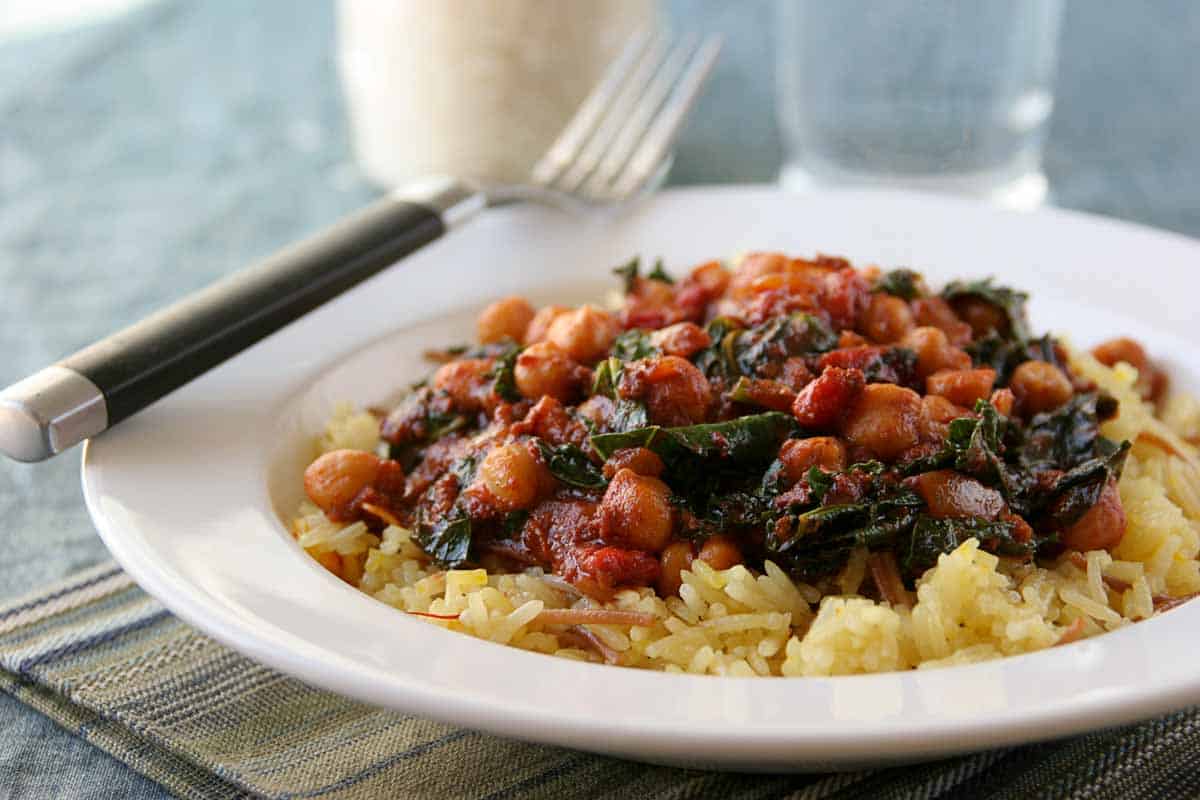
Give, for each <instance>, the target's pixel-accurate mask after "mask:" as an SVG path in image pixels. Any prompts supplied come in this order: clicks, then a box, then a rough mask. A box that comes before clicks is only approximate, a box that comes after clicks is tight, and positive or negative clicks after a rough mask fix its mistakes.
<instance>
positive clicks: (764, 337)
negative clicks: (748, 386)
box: [733, 313, 838, 377]
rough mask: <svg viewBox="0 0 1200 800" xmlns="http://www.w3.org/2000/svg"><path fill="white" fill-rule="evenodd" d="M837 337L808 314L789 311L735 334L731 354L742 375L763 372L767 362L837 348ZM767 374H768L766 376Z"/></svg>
mask: <svg viewBox="0 0 1200 800" xmlns="http://www.w3.org/2000/svg"><path fill="white" fill-rule="evenodd" d="M837 342H838V337H837V334H835V333H834V332H833V331H832V330H831V329H830V328H829V326H828V325H826V324H825V323H824V322H822V321H821V320H820V319H818V318H816V317H814V316H812V315H811V314H802V313H798V314H792V315H790V316H779V317H774V318H772V319H770V320H767V321H766V322H764V323H763V324H761V325H758V326H756V327H753V328H750V329H749V330H745V331H741V332H739V333H738V334H736V339H735V340H734V342H733V357H734V361H735V362H736V364H737V370H738V372H739V373H741V374H742V375H746V376H750V377H755V376H762V375H764V368H765V367H767V365H769V364H776V365H777V364H779V363H781V362H782V361H784V360H785V359H787V358H791V357H792V356H799V355H812V354H815V353H824V352H827V351H829V350H832V349H833V348H835V347H837ZM767 377H770V376H767Z"/></svg>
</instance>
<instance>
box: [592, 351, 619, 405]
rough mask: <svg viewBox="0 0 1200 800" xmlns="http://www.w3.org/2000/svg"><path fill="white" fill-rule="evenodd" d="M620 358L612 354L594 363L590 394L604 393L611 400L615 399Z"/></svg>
mask: <svg viewBox="0 0 1200 800" xmlns="http://www.w3.org/2000/svg"><path fill="white" fill-rule="evenodd" d="M622 369H623V367H622V365H621V359H619V358H617V357H615V356H613V357H610V358H606V359H604V360H603V361H601V362H600V363H599V364H597V365H596V371H595V374H594V376H593V378H592V394H599V395H604V396H605V397H608V398H611V399H613V400H616V399H617V385H618V384H619V383H620V382H621V371H622Z"/></svg>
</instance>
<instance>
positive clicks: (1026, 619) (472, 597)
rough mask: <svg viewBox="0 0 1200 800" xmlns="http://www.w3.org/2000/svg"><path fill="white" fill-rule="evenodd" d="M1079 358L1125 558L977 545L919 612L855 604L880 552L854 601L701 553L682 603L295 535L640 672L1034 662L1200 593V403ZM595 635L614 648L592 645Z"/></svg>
mask: <svg viewBox="0 0 1200 800" xmlns="http://www.w3.org/2000/svg"><path fill="white" fill-rule="evenodd" d="M1072 366H1073V368H1074V369H1075V371H1076V372H1077V373H1079V374H1080V375H1082V376H1084V377H1086V378H1089V379H1091V380H1093V381H1095V382H1096V383H1097V384H1098V385H1099V386H1101V387H1102V388H1104V389H1106V390H1107V391H1109V392H1110V393H1112V394H1113V395H1114V396H1116V397H1117V399H1118V400H1119V401H1120V414H1119V416H1118V417H1117V418H1116V419H1114V420H1111V421H1109V422H1107V423H1106V424H1105V425H1104V426H1103V428H1102V430H1103V433H1104V434H1105V435H1106V436H1109V437H1110V438H1113V439H1117V440H1120V439H1129V440H1131V441H1134V442H1135V446H1134V449H1133V452H1132V453H1131V455H1130V457H1129V459H1128V462H1127V464H1126V467H1125V472H1124V475H1123V476H1122V479H1121V483H1120V492H1121V500H1122V502H1123V504H1124V507H1125V513H1126V516H1127V519H1128V528H1127V530H1126V533H1125V536H1124V538H1123V539H1122V540H1121V542H1120V544H1119V545H1118V546H1117V547H1116V548H1115V549H1114V550H1113V552H1112V553H1111V554H1110V553H1107V552H1104V551H1094V552H1090V553H1086V554H1085V555H1084V559H1083V563H1082V564H1079V563H1077V562H1072V561H1071V560H1067V559H1063V560H1061V561H1060V562H1058V563H1057V564H1053V565H1047V566H1036V565H1033V564H1018V563H1015V562H1012V561H1010V560H1006V559H1001V558H997V557H996V556H994V555H991V554H989V553H986V552H984V551H982V550H980V549H979V546H978V543H977V542H976V541H975V540H970V541H968V542H966V543H965V544H963V545H962V546H961V547H959V548H958V549H957V550H955V551H954V552H952V553H950V554H948V555H943V556H941V557H940V558H939V559H938V563H937V566H935V567H933V568H931V569H930V570H928V571H927V572H926V573H925V575H924V576H923V577H921V578H920V579H919V580H918V582H917V591H916V603H915V605H914V606H913V607H912V609H907V608H892V607H891V606H889V605H888V604H887V603H885V602H876V601H873V600H870V599H868V598H865V597H861V596H857V595H855V594H854V592H855V591H857V589H858V587H859V585H860V584H861V582H862V580H863V579H864V574H865V553H856V554H854V555H853V556H852V557H851V559H850V562H849V563H848V564H847V566H846V568H845V569H844V570H843V572H842V574H841V575H840V576H838V579H837V581H836V583H837V585H838V588H839V590H840V591H842V592H843V594H841V595H836V596H825V597H821V596H820V593H819V592H818V591H817V590H816V589H815V588H813V587H812V586H809V585H806V584H803V583H798V582H795V581H792V580H791V579H790V578H789V577H788V576H787V575H786V574H785V573H784V572H783V571H782V570H780V569H779V568H778V567H777V566H776V565H775V564H773V563H770V562H767V564H766V565H765V572H764V573H763V574H758V573H756V572H754V571H751V570H749V569H747V568H746V567H744V566H735V567H733V568H731V569H727V570H714V569H712V568H711V567H709V566H708V565H707V564H705V563H704V562H703V561H696V562H694V563H693V566H692V569H691V570H690V571H685V572H684V573H683V575H682V578H683V587H682V588H681V590H680V593H679V597H670V598H667V599H665V600H664V599H663V598H660V597H657V596H656V595H655V593H654V591H653V590H652V589H648V588H645V589H636V590H635V589H629V590H624V591H621V592H618V593H617V595H616V596H615V597H614V598H613V600H611V601H610V602H608V603H605V604H599V603H597V602H595V601H593V600H590V599H589V598H586V597H581V596H580V595H578V594H577V593H575V592H574V591H573V590H572V589H571V588H570V587H569V586H567V585H566V584H565V583H563V582H562V581H560V580H557V579H555V578H553V577H552V576H547V575H545V574H544V573H543V572H542V571H541V570H540V569H529V570H526V571H525V572H522V573H517V574H489V573H488V572H487V571H485V570H482V569H472V570H442V569H439V568H438V567H437V566H436V565H434V564H432V563H431V562H430V561H429V559H428V558H427V557H426V556H425V555H424V554H423V553H422V552H421V550H420V548H418V547H417V545H416V544H415V543H414V542H413V540H412V537H411V534H410V532H409V531H408V530H405V529H403V528H400V527H396V526H390V527H388V528H386V529H385V530H384V531H383V532H382V535H375V534H372V533H370V532H369V531H368V530H367V529H366V527H365V526H364V525H362V524H361V523H355V524H351V525H340V524H336V523H332V522H329V521H328V520H327V519H326V518H325V516H324V515H323V514H322V513H321V512H320V510H318V509H317V508H316V507H315V506H313V505H312V504H310V503H307V502H305V503H304V504H303V505H302V507H301V509H300V511H299V513H298V516H297V517H296V519H295V520H294V521H293V532H294V533H295V535H296V537H297V540H298V542H299V544H300V546H301V547H303V548H305V549H306V550H307V551H308V552H309V553H310V554H312V555H313V556H314V557H317V558H320V557H321V555H322V554H325V553H329V552H334V553H337V554H338V555H339V557H340V558H341V563H342V572H343V574H344V575H345V576H346V578H347V579H348V580H350V581H351V582H352V583H353V584H354V585H356V586H357V587H358V588H359V589H361V590H362V591H364V592H366V593H367V594H369V595H371V596H372V597H374V598H375V599H376V600H379V601H381V602H384V603H387V604H388V605H391V606H394V607H396V608H398V609H400V610H402V611H408V612H419V613H421V614H433V615H438V616H439V617H446V619H439V618H434V617H426V616H418V617H416V618H417V619H422V620H425V621H427V622H430V623H431V624H435V625H440V626H442V627H444V628H447V629H449V630H453V631H458V632H461V633H466V634H470V635H472V636H477V637H480V638H483V639H488V640H490V641H493V642H498V643H500V644H506V645H511V646H513V647H520V648H523V649H526V650H533V651H536V652H540V653H548V654H552V655H556V656H560V657H564V658H574V659H578V660H586V661H601V660H604V659H603V657H602V656H601V655H600V652H603V651H607V653H608V655H609V660H614V661H615V662H616V663H620V664H622V665H624V666H630V667H641V668H647V669H657V670H664V671H667V672H688V673H696V674H709V675H734V676H756V675H764V676H765V675H784V676H802V675H843V674H851V673H865V672H885V671H890V670H901V669H912V668H920V669H928V668H934V667H941V666H949V665H954V664H963V663H970V662H976V661H984V660H987V659H991V658H998V657H1000V656H1006V655H1014V654H1017V653H1026V652H1031V651H1034V650H1040V649H1043V648H1046V647H1050V646H1053V645H1054V644H1056V643H1057V642H1058V641H1059V640H1060V639H1061V638H1062V637H1063V635H1064V634H1065V633H1067V632H1068V631H1072V632H1073V633H1074V634H1080V635H1082V636H1094V635H1096V634H1099V633H1103V632H1105V631H1110V630H1114V629H1116V628H1119V627H1121V626H1123V625H1128V624H1129V623H1131V622H1136V621H1138V620H1141V619H1146V618H1148V617H1150V616H1151V615H1152V614H1153V613H1154V606H1153V598H1154V597H1155V596H1159V597H1162V596H1171V597H1178V596H1182V595H1186V594H1190V593H1193V592H1200V562H1198V561H1197V556H1198V555H1200V461H1198V460H1197V452H1196V449H1195V448H1194V447H1193V446H1192V445H1190V444H1189V443H1188V441H1187V439H1188V438H1193V439H1194V437H1195V436H1196V435H1197V433H1198V432H1200V404H1198V403H1197V402H1196V401H1195V400H1193V399H1191V398H1188V397H1184V396H1178V397H1175V398H1171V399H1170V400H1169V401H1168V402H1167V403H1166V404H1165V406H1164V410H1163V413H1162V415H1161V416H1158V417H1156V416H1155V414H1154V413H1153V409H1152V408H1151V407H1150V406H1149V405H1148V404H1146V403H1143V402H1142V400H1141V399H1140V398H1139V397H1138V395H1137V393H1136V390H1135V389H1134V382H1135V381H1136V379H1137V373H1136V371H1135V370H1134V369H1133V368H1132V367H1130V366H1129V365H1127V364H1118V365H1117V366H1116V367H1114V368H1111V369H1110V368H1108V367H1105V366H1103V365H1102V364H1100V363H1099V362H1097V361H1096V360H1095V359H1094V358H1092V357H1091V356H1090V355H1088V354H1086V353H1081V352H1074V353H1072ZM378 445H379V429H378V423H377V421H376V420H375V418H374V417H373V416H372V415H370V414H366V413H355V412H353V410H351V409H350V408H348V407H343V408H340V409H339V410H338V411H337V412H336V413H335V415H334V418H333V419H332V420H331V422H330V424H329V426H328V429H327V431H326V432H325V434H324V435H323V436H322V437H321V438H320V440H319V442H318V449H319V450H320V452H325V451H328V450H333V449H338V448H346V447H350V448H356V449H362V450H375V449H376V448H377V447H378ZM1105 578H1108V579H1109V581H1108V582H1106V581H1105V580H1104V579H1105ZM1110 584H1116V585H1117V586H1119V587H1123V586H1125V585H1128V588H1124V589H1123V590H1121V591H1117V590H1116V589H1114V588H1112V587H1111V585H1110ZM563 608H608V609H617V610H623V611H637V612H643V613H646V614H650V615H652V616H653V618H654V624H653V625H650V626H639V625H616V624H605V625H599V624H594V625H586V626H580V627H581V628H583V629H584V630H582V631H580V630H574V631H572V630H569V629H568V627H567V626H564V625H554V624H546V623H544V622H543V621H541V620H539V618H538V615H539V614H540V612H541V611H543V610H544V609H563ZM581 633H582V634H583V636H581V635H580V634H581ZM588 637H590V638H592V640H593V642H599V645H595V644H592V645H591V646H589V645H588V643H587V642H586V639H587V638H588Z"/></svg>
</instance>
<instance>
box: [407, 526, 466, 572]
mask: <svg viewBox="0 0 1200 800" xmlns="http://www.w3.org/2000/svg"><path fill="white" fill-rule="evenodd" d="M415 534H416V540H417V544H419V545H420V546H421V549H422V550H424V551H425V553H426V554H427V555H428V556H429V557H430V558H432V559H433V560H434V561H436V562H438V564H440V565H441V566H443V567H445V568H447V569H453V568H454V567H457V566H459V565H461V564H462V563H463V562H464V561H466V560H467V554H468V553H469V552H470V550H471V518H470V517H468V516H466V515H456V516H449V515H448V516H446V517H443V518H442V519H440V520H438V521H437V522H434V523H427V522H425V521H424V520H421V521H418V523H417V527H416V531H415Z"/></svg>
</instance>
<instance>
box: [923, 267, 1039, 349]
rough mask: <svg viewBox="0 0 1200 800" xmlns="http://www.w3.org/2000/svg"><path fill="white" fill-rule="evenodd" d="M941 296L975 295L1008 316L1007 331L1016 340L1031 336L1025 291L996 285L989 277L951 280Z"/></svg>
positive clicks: (951, 298) (949, 297) (950, 297)
mask: <svg viewBox="0 0 1200 800" xmlns="http://www.w3.org/2000/svg"><path fill="white" fill-rule="evenodd" d="M942 297H944V298H946V299H947V300H950V301H953V300H955V299H957V298H960V297H977V298H979V299H980V300H983V301H984V302H987V303H991V304H992V305H994V306H996V307H997V308H999V309H1000V310H1001V311H1003V312H1004V315H1005V317H1007V318H1008V328H1009V329H1008V333H1009V335H1010V336H1011V337H1012V338H1014V339H1017V340H1018V341H1025V340H1027V339H1029V338H1030V337H1031V333H1030V331H1029V320H1028V318H1027V317H1026V316H1025V301H1026V300H1028V299H1029V295H1027V294H1026V293H1025V292H1021V291H1017V290H1015V289H1010V288H1008V287H1006V286H997V285H995V284H994V283H992V279H991V278H984V279H983V280H976V281H951V282H950V283H948V284H946V288H944V289H943V290H942Z"/></svg>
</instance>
